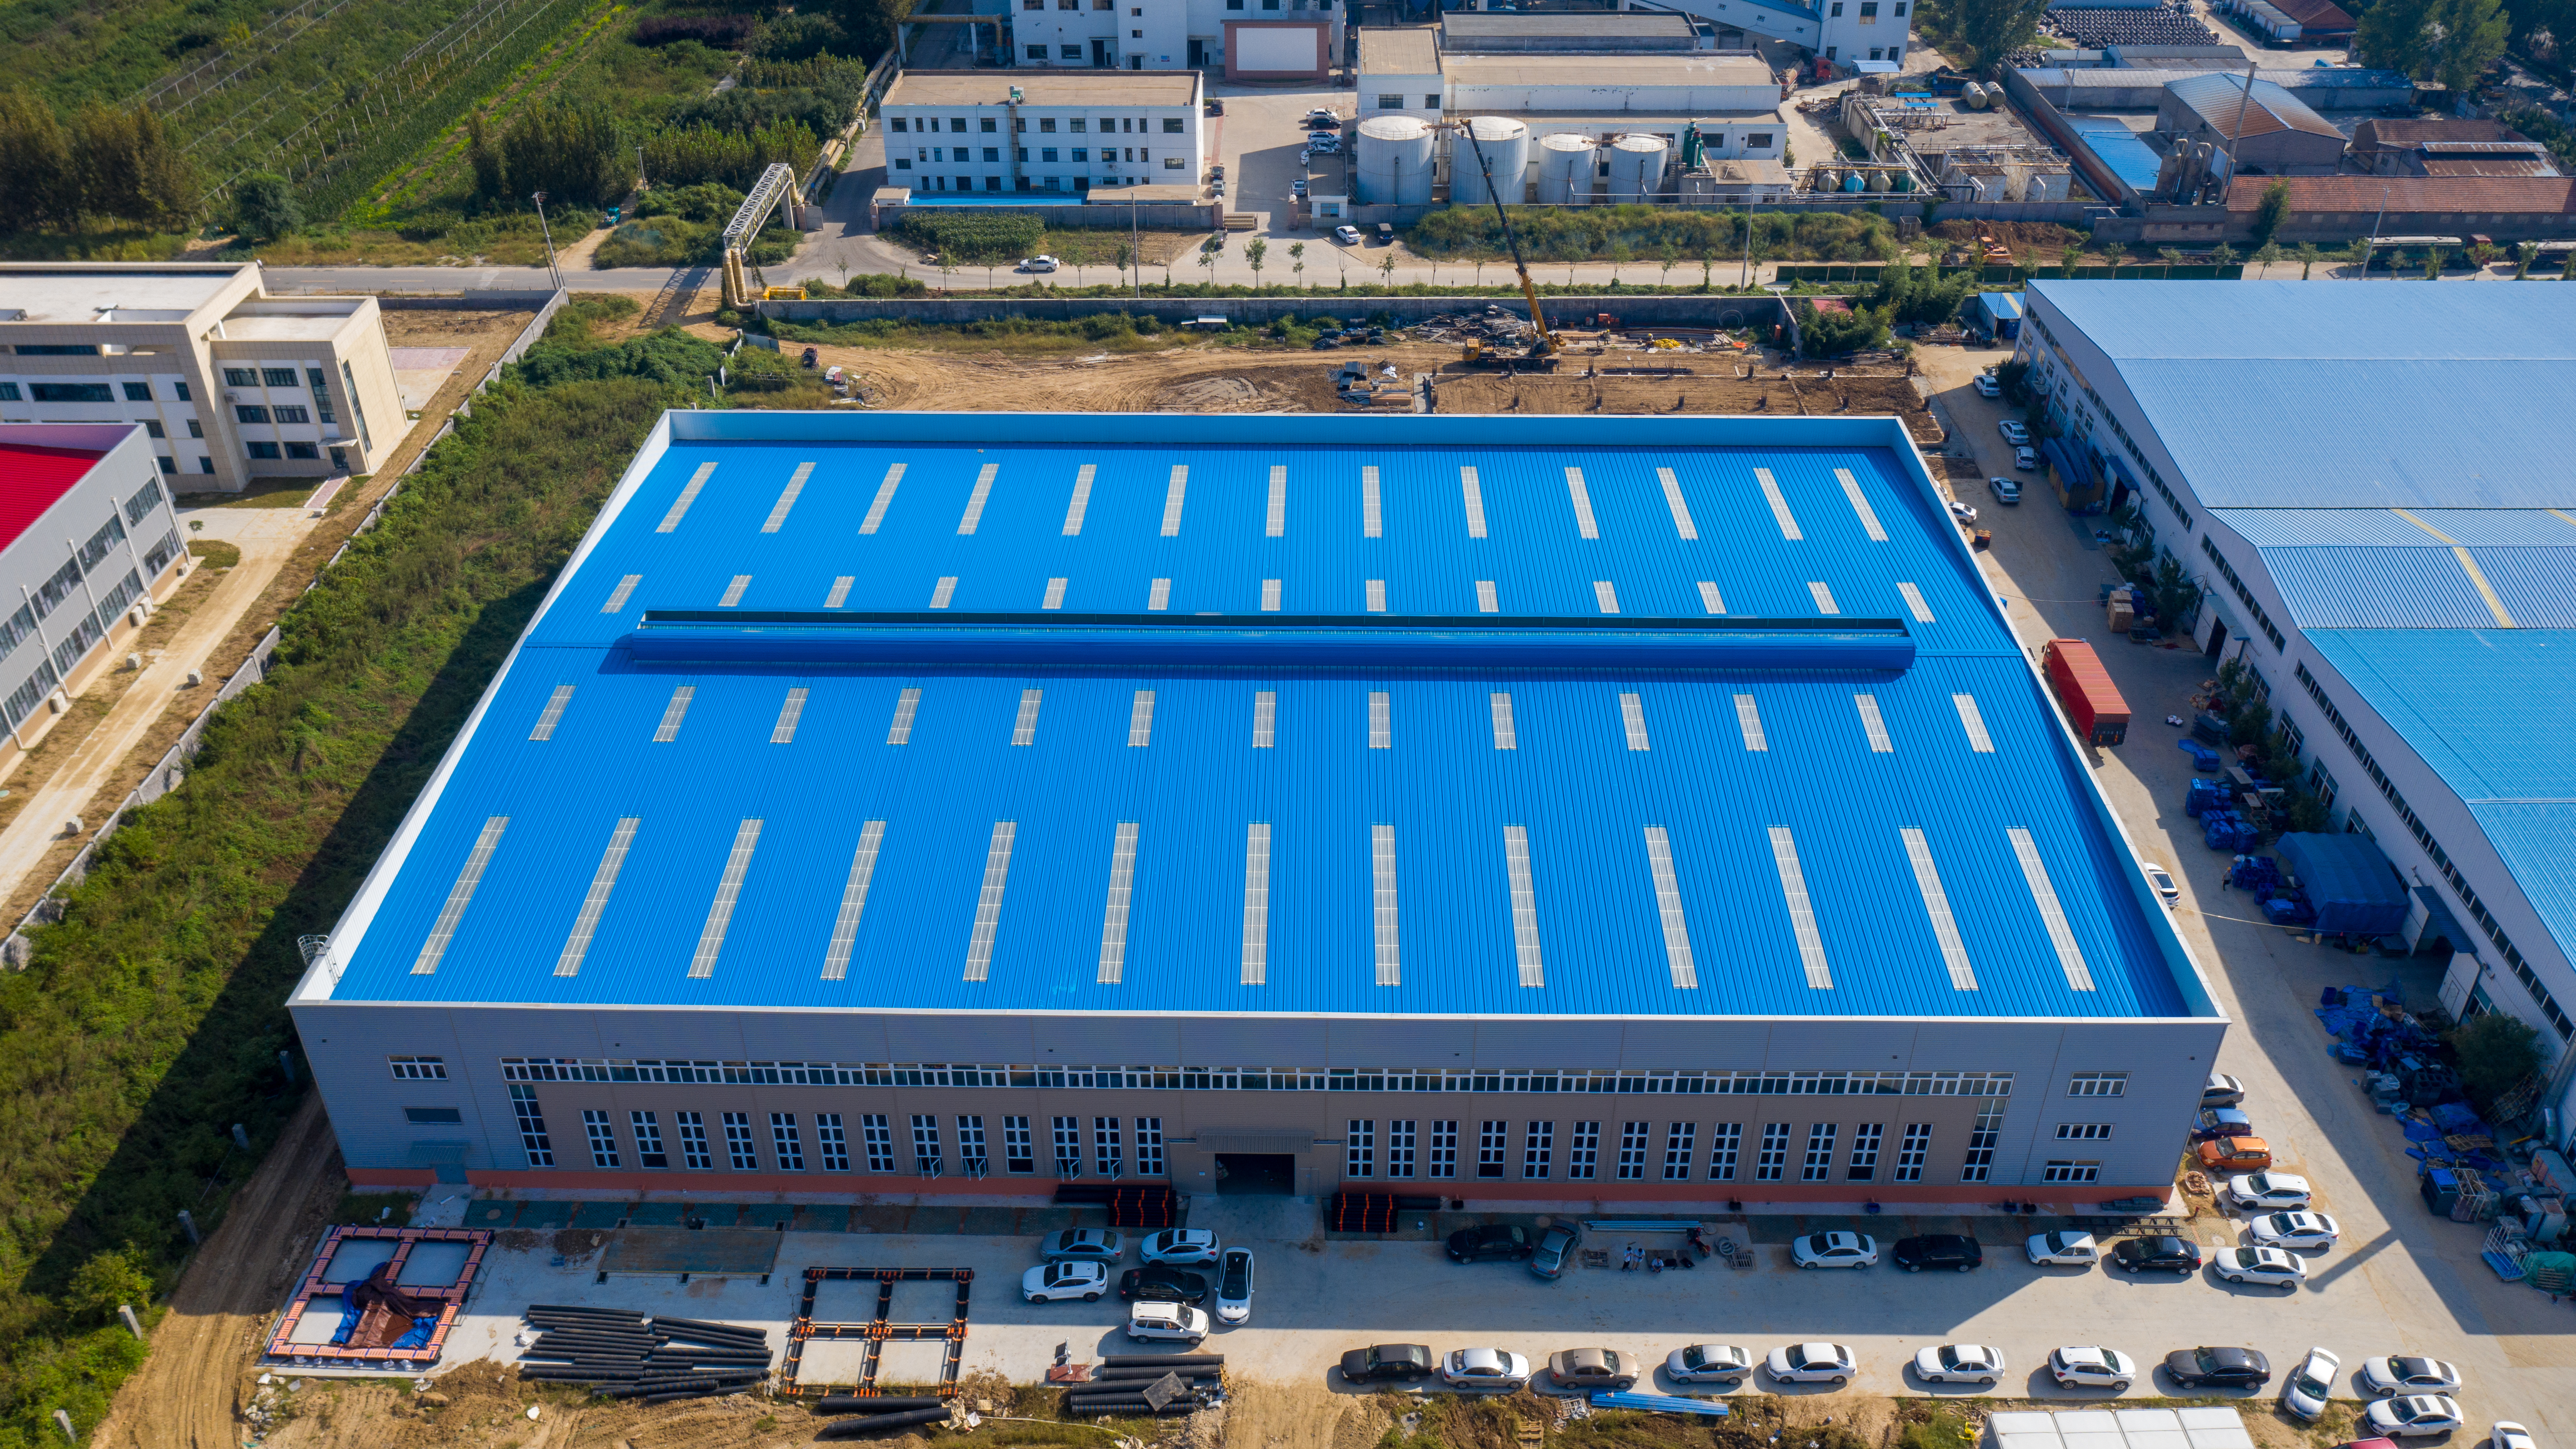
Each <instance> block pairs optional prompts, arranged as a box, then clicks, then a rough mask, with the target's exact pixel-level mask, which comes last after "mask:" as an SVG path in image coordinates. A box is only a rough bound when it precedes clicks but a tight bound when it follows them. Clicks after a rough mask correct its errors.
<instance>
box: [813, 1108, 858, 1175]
mask: <svg viewBox="0 0 2576 1449" xmlns="http://www.w3.org/2000/svg"><path fill="white" fill-rule="evenodd" d="M814 1141H815V1144H816V1145H817V1146H819V1147H821V1148H822V1149H823V1170H824V1171H825V1172H847V1171H849V1170H850V1134H849V1133H848V1132H846V1131H844V1130H842V1127H841V1114H840V1113H838V1112H817V1113H815V1114H814Z"/></svg>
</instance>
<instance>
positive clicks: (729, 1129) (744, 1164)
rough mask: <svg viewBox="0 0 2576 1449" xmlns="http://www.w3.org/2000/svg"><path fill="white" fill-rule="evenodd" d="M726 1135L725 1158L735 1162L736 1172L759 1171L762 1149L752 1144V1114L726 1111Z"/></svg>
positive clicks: (734, 1168)
mask: <svg viewBox="0 0 2576 1449" xmlns="http://www.w3.org/2000/svg"><path fill="white" fill-rule="evenodd" d="M724 1135H725V1158H726V1160H727V1161H729V1162H731V1163H732V1164H733V1170H734V1171H736V1172H758V1171H759V1170H760V1150H759V1149H758V1148H757V1147H755V1146H753V1145H752V1139H751V1114H750V1113H749V1112H727V1113H725V1114H724Z"/></svg>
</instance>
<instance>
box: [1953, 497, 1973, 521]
mask: <svg viewBox="0 0 2576 1449" xmlns="http://www.w3.org/2000/svg"><path fill="white" fill-rule="evenodd" d="M1950 516H1951V517H1952V518H1955V519H1957V520H1958V521H1959V522H1961V523H1974V522H1976V521H1977V510H1976V509H1975V508H1974V507H1973V506H1971V505H1969V504H1965V503H1961V502H1959V501H1957V500H1956V499H1953V500H1951V503H1950Z"/></svg>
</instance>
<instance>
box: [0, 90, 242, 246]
mask: <svg viewBox="0 0 2576 1449" xmlns="http://www.w3.org/2000/svg"><path fill="white" fill-rule="evenodd" d="M197 196H198V177H197V173H196V169H195V168H194V167H193V166H191V165H190V164H189V163H188V159H187V157H186V156H184V155H183V154H181V151H180V148H179V146H178V144H177V142H176V141H175V140H173V138H172V137H171V135H170V132H169V130H168V129H167V128H166V127H165V126H163V124H162V122H161V118H160V117H159V116H157V115H155V114H153V113H152V111H151V110H150V109H149V108H148V107H138V108H137V109H134V110H130V111H127V110H119V109H116V108H115V107H112V106H96V105H94V106H89V107H87V108H85V109H83V110H82V111H81V112H80V113H79V114H77V115H75V116H74V117H72V119H71V122H70V124H68V125H66V124H64V123H63V121H62V119H61V118H60V117H58V116H56V115H55V114H54V108H53V107H52V106H50V105H48V104H46V103H45V102H44V101H43V100H42V99H40V98H38V97H36V96H34V95H31V94H29V93H28V92H27V91H25V90H21V89H15V88H13V89H10V90H7V91H0V229H5V230H9V231H28V230H34V229H38V228H54V229H62V230H70V229H73V228H76V227H79V226H81V225H83V224H84V223H89V224H98V223H107V224H111V225H112V224H117V223H122V224H124V225H127V226H138V227H143V228H145V229H147V230H154V231H165V230H169V229H172V228H175V227H178V226H180V225H183V224H184V223H185V222H186V221H187V220H188V219H189V217H190V216H191V215H192V214H193V213H194V212H195V211H196V208H197Z"/></svg>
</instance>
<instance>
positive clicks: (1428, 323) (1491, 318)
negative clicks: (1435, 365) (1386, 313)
mask: <svg viewBox="0 0 2576 1449" xmlns="http://www.w3.org/2000/svg"><path fill="white" fill-rule="evenodd" d="M1413 335H1414V336H1416V337H1419V338H1421V339H1422V340H1423V341H1425V342H1460V341H1464V340H1465V339H1467V338H1470V337H1483V338H1491V339H1494V340H1497V341H1504V342H1518V343H1522V344H1524V345H1526V344H1527V343H1528V341H1529V336H1530V323H1529V319H1528V318H1526V317H1521V316H1517V315H1515V314H1513V313H1510V312H1506V311H1504V310H1503V309H1502V308H1500V307H1488V308H1486V309H1485V310H1484V312H1483V313H1482V314H1474V313H1465V312H1442V313H1440V314H1438V315H1437V316H1432V317H1425V318H1423V319H1422V320H1421V321H1419V322H1416V323H1415V324H1413Z"/></svg>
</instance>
